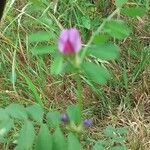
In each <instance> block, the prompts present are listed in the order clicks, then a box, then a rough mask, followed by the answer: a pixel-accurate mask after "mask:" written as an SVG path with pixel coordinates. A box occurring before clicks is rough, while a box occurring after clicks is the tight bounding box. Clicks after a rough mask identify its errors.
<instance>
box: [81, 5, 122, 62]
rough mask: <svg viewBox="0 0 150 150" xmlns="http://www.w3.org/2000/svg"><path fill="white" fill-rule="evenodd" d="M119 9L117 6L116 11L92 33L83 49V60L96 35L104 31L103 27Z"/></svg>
mask: <svg viewBox="0 0 150 150" xmlns="http://www.w3.org/2000/svg"><path fill="white" fill-rule="evenodd" d="M119 11H120V9H119V8H117V9H116V10H115V11H114V12H112V13H111V14H110V15H109V16H108V17H107V18H106V19H105V20H104V21H103V23H102V24H101V25H100V26H99V28H98V29H97V30H96V31H95V32H94V33H93V35H92V36H91V38H90V39H89V41H88V43H87V45H86V47H85V48H84V49H83V52H82V54H81V61H83V59H84V57H85V55H86V52H87V49H88V47H89V46H90V44H91V43H92V42H93V39H94V37H95V36H96V35H97V34H98V33H100V32H101V31H102V29H103V27H104V26H105V24H106V22H107V21H108V20H110V19H111V18H112V17H113V16H114V15H116V14H117V13H118V12H119Z"/></svg>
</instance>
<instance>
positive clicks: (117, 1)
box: [115, 0, 128, 7]
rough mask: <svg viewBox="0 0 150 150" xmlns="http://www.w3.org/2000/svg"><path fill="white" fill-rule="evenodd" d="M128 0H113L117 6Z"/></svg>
mask: <svg viewBox="0 0 150 150" xmlns="http://www.w3.org/2000/svg"><path fill="white" fill-rule="evenodd" d="M127 1H128V0H115V3H116V6H117V7H122V5H124V4H125V3H126V2H127Z"/></svg>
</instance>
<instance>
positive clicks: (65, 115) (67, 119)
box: [61, 114, 69, 123]
mask: <svg viewBox="0 0 150 150" xmlns="http://www.w3.org/2000/svg"><path fill="white" fill-rule="evenodd" d="M61 121H62V122H64V123H65V122H68V121H69V117H68V115H67V114H62V115H61Z"/></svg>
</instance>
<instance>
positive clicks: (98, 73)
mask: <svg viewBox="0 0 150 150" xmlns="http://www.w3.org/2000/svg"><path fill="white" fill-rule="evenodd" d="M82 68H83V71H84V73H85V75H86V77H87V78H88V80H90V81H93V82H95V83H98V84H105V83H106V82H107V79H109V78H110V74H109V72H108V70H107V69H105V68H104V67H102V66H99V65H96V64H94V63H92V62H91V63H90V62H84V63H83V64H82Z"/></svg>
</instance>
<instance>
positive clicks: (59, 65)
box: [51, 55, 63, 75]
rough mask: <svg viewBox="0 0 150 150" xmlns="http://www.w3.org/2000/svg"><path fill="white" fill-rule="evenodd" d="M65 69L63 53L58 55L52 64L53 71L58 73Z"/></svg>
mask: <svg viewBox="0 0 150 150" xmlns="http://www.w3.org/2000/svg"><path fill="white" fill-rule="evenodd" d="M62 70H63V56H62V55H57V56H56V57H55V58H54V62H53V63H52V66H51V73H52V74H55V75H58V74H60V73H61V72H62Z"/></svg>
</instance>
